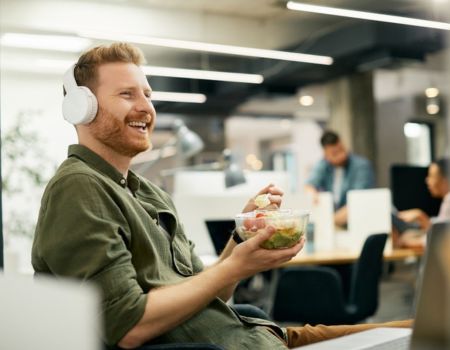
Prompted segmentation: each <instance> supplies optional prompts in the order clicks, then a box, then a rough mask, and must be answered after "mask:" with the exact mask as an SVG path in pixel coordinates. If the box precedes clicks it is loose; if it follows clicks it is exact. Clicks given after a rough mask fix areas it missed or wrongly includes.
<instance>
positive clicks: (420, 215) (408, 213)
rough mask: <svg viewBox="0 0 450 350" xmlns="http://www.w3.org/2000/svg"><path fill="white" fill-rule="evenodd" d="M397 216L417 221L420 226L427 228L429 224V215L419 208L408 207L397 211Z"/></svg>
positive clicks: (407, 220)
mask: <svg viewBox="0 0 450 350" xmlns="http://www.w3.org/2000/svg"><path fill="white" fill-rule="evenodd" d="M397 216H398V217H399V218H400V219H402V220H403V221H406V222H417V223H418V224H419V225H420V228H422V229H424V230H428V228H429V227H430V226H431V221H430V217H429V216H428V215H427V213H425V212H424V211H423V210H421V209H408V210H403V211H399V212H398V213H397Z"/></svg>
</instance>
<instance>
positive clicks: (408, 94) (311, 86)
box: [0, 0, 450, 272]
mask: <svg viewBox="0 0 450 350" xmlns="http://www.w3.org/2000/svg"><path fill="white" fill-rule="evenodd" d="M302 4H303V5H305V4H306V5H311V4H313V5H321V6H325V7H327V6H332V7H333V8H334V10H333V11H334V12H333V13H332V14H326V13H327V12H330V11H328V10H329V9H328V10H327V9H326V8H325V10H324V8H323V7H320V6H319V7H317V8H315V7H313V8H311V7H308V6H303V7H302V6H296V5H295V4H292V3H290V5H287V2H286V1H274V0H246V1H237V0H226V1H208V0H195V1H184V0H170V1H166V0H104V1H100V0H97V1H69V0H54V1H52V0H46V1H45V0H1V1H0V6H1V8H0V16H1V17H0V19H1V27H0V34H1V50H0V54H1V56H0V59H1V96H0V97H1V133H2V179H3V180H2V196H3V235H4V244H5V249H4V251H5V255H7V257H8V262H9V264H10V267H11V270H18V271H28V272H29V271H30V266H29V257H28V256H27V255H26V254H28V248H26V247H28V245H29V242H30V240H31V237H32V235H33V231H34V224H35V220H36V217H37V212H38V208H39V198H40V196H41V193H42V191H43V186H44V184H45V182H46V180H47V179H48V178H49V177H50V175H51V174H52V173H53V171H54V170H55V167H56V166H57V164H59V163H60V162H61V161H62V160H63V159H64V158H65V157H66V151H67V145H69V144H71V143H74V142H76V134H75V130H74V128H73V127H71V126H70V125H69V124H67V123H65V122H64V121H63V119H62V117H61V101H62V83H61V76H62V73H63V72H64V70H65V69H66V68H67V67H68V66H69V65H70V64H71V63H73V62H74V61H75V60H76V58H77V57H78V56H79V54H80V52H82V51H83V50H85V49H87V48H88V47H91V46H94V45H98V44H104V43H108V42H111V41H129V42H132V43H135V44H137V45H138V46H139V47H140V48H141V49H142V50H143V51H144V53H145V56H146V59H147V66H146V67H145V71H146V73H147V74H148V77H149V82H150V84H151V86H152V88H153V90H154V95H153V101H154V104H155V107H156V110H157V113H158V120H157V124H156V129H155V131H154V133H153V136H152V140H153V144H154V150H153V151H151V152H146V153H145V154H142V155H140V156H139V157H138V158H137V159H136V162H135V164H134V166H133V167H134V169H135V170H136V171H138V172H140V173H141V174H143V175H144V176H146V177H148V178H150V179H152V180H153V181H155V182H156V183H158V184H160V185H162V186H163V187H164V188H165V189H166V190H167V191H169V192H171V193H172V194H173V195H174V198H175V201H176V203H177V204H178V206H179V208H180V215H181V217H182V218H185V219H186V220H187V223H186V226H187V228H188V229H189V230H188V235H189V234H192V235H193V239H194V241H196V243H197V246H198V249H199V251H200V253H204V254H208V253H211V252H212V251H213V248H212V243H211V242H207V243H205V237H207V236H205V235H206V227H205V226H204V223H203V221H202V220H203V219H204V217H203V216H202V211H203V210H204V208H205V207H208V208H210V209H211V208H216V211H215V212H211V213H210V214H209V215H210V217H224V216H226V217H231V216H232V215H233V214H235V213H236V212H238V211H239V210H240V206H241V205H242V203H243V202H242V198H246V197H247V196H248V194H249V193H252V191H253V190H254V189H255V188H258V187H259V186H260V184H265V183H267V182H269V181H273V182H275V183H277V184H279V185H280V186H282V187H284V188H285V190H286V192H287V194H288V195H292V196H291V197H290V198H291V200H289V198H288V202H287V205H288V206H291V207H307V206H308V205H309V203H307V199H306V198H305V197H304V196H303V194H302V193H301V191H302V189H303V186H304V183H305V181H306V179H307V178H308V176H309V175H310V172H311V169H312V167H313V166H314V164H316V162H317V161H318V160H319V159H321V157H322V150H321V147H320V143H319V139H320V136H321V134H322V130H323V129H324V128H325V127H326V128H330V129H333V130H335V131H337V132H338V133H339V134H340V135H341V137H342V139H343V141H344V142H345V144H346V145H347V146H348V148H349V149H351V150H352V151H354V152H355V153H357V154H360V155H363V156H364V157H366V158H368V159H369V160H370V161H371V163H372V164H373V166H374V170H375V175H376V179H377V186H378V187H385V188H390V187H391V185H392V180H391V177H390V174H391V168H392V166H393V165H398V164H401V165H414V166H417V167H420V168H421V169H422V167H426V166H428V165H429V164H430V162H431V161H432V160H433V159H435V158H437V157H441V156H444V155H446V154H447V155H448V150H447V149H446V148H447V139H448V130H449V125H448V123H449V121H448V117H447V115H448V108H447V104H448V93H449V84H448V81H449V78H448V75H446V74H447V71H446V70H447V68H448V66H449V58H448V57H449V49H448V38H447V37H448V32H449V29H450V25H449V24H448V22H449V18H448V8H449V1H448V0H431V1H426V2H425V1H419V0H416V1H403V0H391V1H388V0H383V1H376V2H374V1H368V0H364V1H361V0H359V1H356V0H340V1H328V0H322V1H314V2H312V1H306V2H304V3H302ZM297 5H298V4H297ZM295 8H297V9H298V10H299V11H296V10H295ZM337 8H342V9H348V10H355V11H364V12H370V13H378V14H387V15H392V17H388V18H384V20H386V19H387V20H388V22H396V20H398V18H397V17H395V16H401V17H402V18H404V17H408V18H412V19H418V20H419V21H414V20H412V22H408V23H407V24H398V23H387V22H383V21H379V19H377V18H376V17H373V16H372V17H371V16H369V18H368V19H367V17H368V16H367V15H364V18H366V19H361V18H350V17H343V16H341V15H339V13H338V12H336V11H335V10H336V9H337ZM353 14H354V15H355V16H354V17H358V16H356V15H357V14H359V13H356V12H355V13H353ZM420 20H425V21H420ZM180 121H181V124H180ZM180 125H183V127H184V129H183V132H193V133H195V134H196V135H197V136H194V137H193V138H192V134H190V135H191V136H189V137H191V138H190V139H189V140H191V141H192V140H194V143H195V142H197V141H198V140H200V142H201V145H199V144H194V148H195V151H194V152H190V151H188V152H185V151H184V148H183V147H182V146H181V142H182V140H183V137H182V136H181V133H180V132H179V131H180ZM195 134H194V135H195ZM184 135H186V133H185V134H184ZM230 169H231V170H233V169H234V170H233V171H236V172H237V173H238V176H237V182H236V184H237V186H232V187H229V185H230V183H226V182H225V177H226V175H227V174H228V175H229V174H230V172H228V173H227V172H226V170H228V171H229V170H230ZM241 169H242V170H243V173H241ZM242 174H243V178H244V179H245V182H244V180H243V179H242V177H241V175H242ZM420 181H421V180H420ZM420 185H423V188H424V189H425V191H426V188H425V184H424V183H422V184H420ZM409 186H411V187H408V188H409V189H410V192H411V191H413V190H414V188H415V186H416V185H409ZM418 187H420V186H418ZM192 198H196V199H199V200H198V201H197V202H196V203H203V206H202V207H195V206H194V207H193V206H192V205H190V203H192ZM394 201H395V198H394ZM398 201H400V199H397V202H398ZM218 203H220V204H221V205H219V204H218ZM397 204H398V203H397ZM406 206H407V205H406ZM411 207H416V205H415V203H411ZM399 209H407V208H406V207H405V206H402V205H400V208H399ZM193 214H195V215H197V214H198V216H197V217H196V216H195V215H193ZM193 218H194V219H195V220H197V221H195V222H194V219H193ZM189 220H190V221H189ZM189 231H191V232H189ZM199 232H200V233H199ZM17 252H22V253H20V254H18V253H17ZM23 252H26V253H23ZM24 254H25V255H24Z"/></svg>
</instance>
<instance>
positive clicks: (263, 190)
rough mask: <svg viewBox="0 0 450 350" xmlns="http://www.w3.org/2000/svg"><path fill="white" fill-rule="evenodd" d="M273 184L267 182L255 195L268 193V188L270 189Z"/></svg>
mask: <svg viewBox="0 0 450 350" xmlns="http://www.w3.org/2000/svg"><path fill="white" fill-rule="evenodd" d="M274 186H275V185H274V184H273V183H270V184H268V185H267V186H266V187H264V188H263V189H261V190H260V191H259V192H258V194H257V196H259V195H260V194H266V193H269V189H270V188H271V187H274Z"/></svg>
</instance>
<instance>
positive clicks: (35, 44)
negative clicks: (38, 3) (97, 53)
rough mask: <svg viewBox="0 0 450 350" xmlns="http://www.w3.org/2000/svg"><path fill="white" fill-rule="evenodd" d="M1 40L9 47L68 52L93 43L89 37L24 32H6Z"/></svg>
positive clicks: (78, 50) (82, 48) (76, 50)
mask: <svg viewBox="0 0 450 350" xmlns="http://www.w3.org/2000/svg"><path fill="white" fill-rule="evenodd" d="M0 42H1V45H2V46H8V47H20V48H30V49H41V50H54V51H66V52H81V51H83V50H85V49H86V48H87V47H88V46H90V45H91V44H92V41H91V40H89V39H86V38H79V37H74V36H64V35H39V34H23V33H5V34H3V35H2V37H1V41H0Z"/></svg>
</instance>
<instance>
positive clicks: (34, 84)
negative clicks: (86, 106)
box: [0, 72, 76, 271]
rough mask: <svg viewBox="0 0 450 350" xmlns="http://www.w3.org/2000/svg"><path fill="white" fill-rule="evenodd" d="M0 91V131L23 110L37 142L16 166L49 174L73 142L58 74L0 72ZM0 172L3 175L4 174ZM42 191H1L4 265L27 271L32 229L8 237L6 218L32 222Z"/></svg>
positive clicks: (4, 167)
mask: <svg viewBox="0 0 450 350" xmlns="http://www.w3.org/2000/svg"><path fill="white" fill-rule="evenodd" d="M0 90H1V96H0V99H1V101H2V103H1V118H2V120H1V123H2V134H3V135H4V134H5V133H6V132H7V131H8V130H9V129H10V128H11V127H13V126H14V124H15V122H16V120H17V118H18V115H19V114H21V113H26V114H28V115H29V116H30V117H31V119H30V122H29V125H27V126H26V128H27V130H30V131H34V132H35V133H36V135H37V136H38V137H39V140H40V141H41V143H39V144H37V145H35V146H36V147H35V149H33V150H30V152H29V153H30V154H32V155H33V158H30V157H29V155H25V156H23V157H21V159H20V161H19V162H18V164H17V165H19V166H20V165H25V162H27V165H28V166H32V167H34V168H35V169H36V170H39V172H40V173H41V174H42V175H44V176H46V177H50V176H51V175H52V173H53V172H54V170H55V167H56V166H57V165H58V164H59V163H60V162H61V161H62V160H64V159H65V158H66V156H67V146H68V145H69V144H71V143H75V142H76V133H75V130H74V128H73V126H71V125H69V124H68V123H67V122H65V121H64V120H63V119H62V115H61V101H62V85H61V81H60V79H59V77H55V76H52V75H50V76H47V75H44V76H43V75H32V74H20V73H11V72H2V74H1V89H0ZM3 135H2V136H3ZM38 148H39V149H40V150H41V153H42V154H41V156H42V157H38V159H36V157H35V156H34V151H35V150H36V149H38ZM4 151H5V150H4V149H2V152H4ZM32 151H33V152H32ZM2 158H3V159H2V161H3V164H2V171H3V172H5V171H8V170H10V169H11V167H10V166H9V164H7V163H6V162H7V161H6V160H5V156H4V154H3V157H2ZM21 162H22V164H21ZM2 175H3V178H5V177H6V176H7V175H8V174H5V173H3V174H2ZM13 175H14V174H13ZM42 191H43V187H40V188H39V187H36V186H33V185H32V184H31V183H23V184H22V191H21V192H19V193H17V194H7V193H5V192H4V193H3V215H4V218H3V221H4V235H5V250H6V251H5V259H6V263H5V264H6V268H8V267H10V268H11V269H18V270H21V271H30V268H31V267H30V246H29V243H30V242H29V240H30V237H31V235H32V234H33V232H27V237H19V238H17V237H12V236H11V235H9V234H8V220H11V219H16V220H17V218H18V215H20V217H21V218H23V220H25V221H26V222H27V227H29V224H30V223H31V224H32V223H35V222H36V220H37V215H38V210H39V206H40V199H41V195H42ZM17 252H19V254H20V256H17ZM9 258H10V259H11V260H10V259H9ZM17 259H19V260H18V261H16V260H17ZM8 263H10V266H8Z"/></svg>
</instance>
